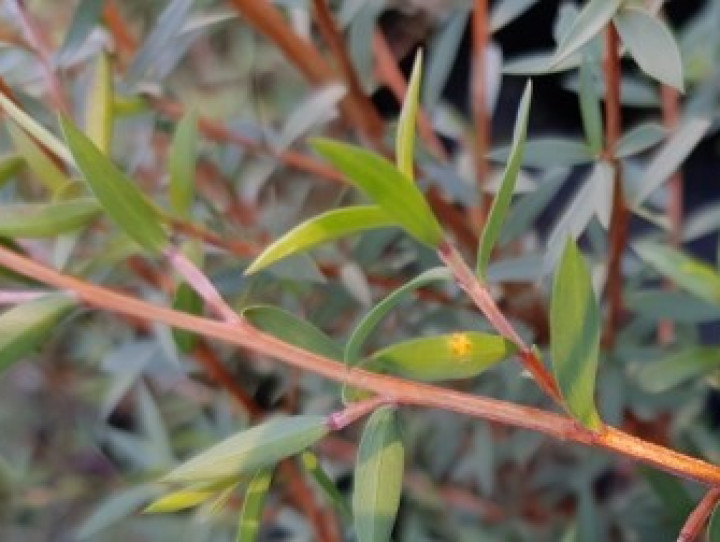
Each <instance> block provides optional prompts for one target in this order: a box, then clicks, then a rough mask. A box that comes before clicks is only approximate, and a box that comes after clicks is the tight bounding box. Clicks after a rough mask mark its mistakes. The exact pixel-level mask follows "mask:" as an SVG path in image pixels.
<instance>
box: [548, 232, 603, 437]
mask: <svg viewBox="0 0 720 542" xmlns="http://www.w3.org/2000/svg"><path fill="white" fill-rule="evenodd" d="M599 349H600V313H599V310H598V305H597V300H596V299H595V292H594V291H593V288H592V282H591V280H590V271H589V269H588V266H587V264H586V263H585V260H584V258H583V256H582V254H581V253H580V251H579V250H578V247H577V245H576V244H575V242H574V241H573V240H572V239H568V241H567V243H566V245H565V250H564V252H563V255H562V258H561V260H560V265H559V267H558V269H557V272H556V273H555V280H554V282H553V291H552V302H551V306H550V350H551V354H552V366H553V372H554V374H555V378H556V379H557V382H558V385H559V387H560V393H561V395H562V398H563V402H564V403H565V407H566V408H567V410H568V412H569V413H570V414H571V415H572V416H573V417H574V418H575V419H577V420H578V421H579V422H580V423H581V424H582V425H584V426H585V427H587V428H588V429H593V430H596V429H599V428H600V427H602V421H601V420H600V416H599V414H598V412H597V409H596V408H595V399H594V393H595V374H596V372H597V365H598V356H599Z"/></svg>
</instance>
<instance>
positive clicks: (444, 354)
mask: <svg viewBox="0 0 720 542" xmlns="http://www.w3.org/2000/svg"><path fill="white" fill-rule="evenodd" d="M515 351H516V348H515V346H514V345H513V344H512V343H510V342H509V341H507V340H506V339H504V338H503V337H501V336H499V335H491V334H489V333H480V332H477V331H465V332H459V333H449V334H447V335H438V336H435V337H421V338H419V339H411V340H408V341H403V342H400V343H396V344H393V345H391V346H388V347H386V348H383V349H382V350H379V351H378V352H375V353H374V354H373V355H372V356H371V357H370V358H369V359H368V366H369V367H372V368H374V369H380V370H381V371H383V372H389V373H393V374H397V375H400V376H402V377H405V378H412V379H414V380H423V381H430V382H432V381H438V380H452V379H457V378H470V377H473V376H477V375H478V374H480V373H481V372H483V371H484V370H485V369H487V368H488V367H491V366H493V365H495V364H496V363H498V362H500V361H502V360H503V359H505V358H507V357H508V356H509V355H511V354H513V353H514V352H515Z"/></svg>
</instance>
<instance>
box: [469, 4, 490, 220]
mask: <svg viewBox="0 0 720 542" xmlns="http://www.w3.org/2000/svg"><path fill="white" fill-rule="evenodd" d="M488 40H489V27H488V0H475V4H474V9H473V15H472V65H471V71H470V73H471V77H470V95H471V100H470V106H471V108H472V115H473V123H474V125H475V152H474V155H475V176H476V183H477V186H478V193H479V194H480V202H479V204H480V205H479V211H480V213H479V217H478V218H479V222H480V224H483V223H484V222H485V218H486V215H487V212H488V211H489V209H490V203H491V202H492V197H491V196H490V195H489V194H488V193H487V192H486V191H485V188H486V186H487V183H488V182H489V173H490V164H489V163H488V160H487V152H488V149H489V148H490V137H491V135H490V131H491V123H490V115H489V112H488V107H487V93H488V88H487V73H486V72H487V58H486V57H487V48H488Z"/></svg>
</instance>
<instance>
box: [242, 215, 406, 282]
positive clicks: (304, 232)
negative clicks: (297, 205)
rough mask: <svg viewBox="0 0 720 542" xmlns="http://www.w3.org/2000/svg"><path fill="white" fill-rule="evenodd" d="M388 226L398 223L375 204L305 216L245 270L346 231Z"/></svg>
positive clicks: (250, 271)
mask: <svg viewBox="0 0 720 542" xmlns="http://www.w3.org/2000/svg"><path fill="white" fill-rule="evenodd" d="M390 226H398V222H397V221H396V220H394V219H393V218H392V216H391V215H389V214H388V213H387V212H386V211H385V210H383V209H381V208H380V207H378V206H376V205H356V206H353V207H343V208H341V209H333V210H332V211H327V212H325V213H323V214H320V215H318V216H315V217H313V218H310V219H308V220H306V221H305V222H303V223H302V224H300V225H298V226H296V227H295V228H293V229H292V230H290V231H289V232H288V233H286V234H285V235H283V236H282V237H280V239H277V240H276V241H275V242H274V243H272V244H271V245H270V246H269V247H267V248H266V249H265V250H263V252H262V253H261V254H260V255H259V256H258V257H257V258H255V260H254V261H253V262H252V263H251V264H250V266H249V267H248V268H247V269H246V270H245V274H246V275H252V274H253V273H257V272H258V271H260V270H262V269H265V268H266V267H269V266H270V265H272V264H274V263H275V262H277V261H279V260H282V259H283V258H287V257H288V256H291V255H293V254H298V253H301V252H305V251H307V250H310V249H311V248H313V247H316V246H317V245H320V244H323V243H329V242H330V241H334V240H335V239H339V238H341V237H345V236H347V235H352V234H354V233H358V232H361V231H366V230H372V229H376V228H387V227H390Z"/></svg>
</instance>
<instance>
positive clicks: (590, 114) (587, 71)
mask: <svg viewBox="0 0 720 542" xmlns="http://www.w3.org/2000/svg"><path fill="white" fill-rule="evenodd" d="M591 62H592V61H591V60H590V58H589V57H588V56H587V55H586V56H585V57H584V58H583V63H582V65H581V66H580V88H579V89H578V97H579V99H580V114H581V116H582V123H583V128H584V129H585V138H586V139H587V142H588V145H589V147H590V152H592V153H593V154H595V155H597V154H599V153H600V152H601V151H602V149H603V121H602V111H601V110H600V98H599V97H598V92H597V87H596V85H595V81H593V71H592V66H591Z"/></svg>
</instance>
